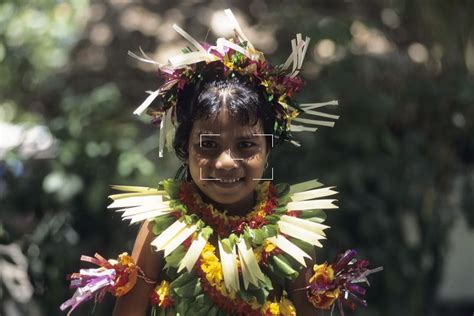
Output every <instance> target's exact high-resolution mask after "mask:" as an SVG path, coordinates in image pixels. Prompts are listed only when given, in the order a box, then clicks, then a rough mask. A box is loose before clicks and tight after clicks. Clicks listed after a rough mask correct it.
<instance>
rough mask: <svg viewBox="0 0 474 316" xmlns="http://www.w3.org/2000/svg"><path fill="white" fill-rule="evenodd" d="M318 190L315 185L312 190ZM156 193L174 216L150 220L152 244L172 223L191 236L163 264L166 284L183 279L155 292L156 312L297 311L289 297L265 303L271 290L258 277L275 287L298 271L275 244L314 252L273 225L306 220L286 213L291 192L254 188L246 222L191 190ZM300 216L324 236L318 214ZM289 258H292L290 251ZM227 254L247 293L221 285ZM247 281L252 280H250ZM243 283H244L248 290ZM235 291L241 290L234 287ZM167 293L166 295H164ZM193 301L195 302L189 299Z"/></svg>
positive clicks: (180, 186) (188, 186) (186, 186)
mask: <svg viewBox="0 0 474 316" xmlns="http://www.w3.org/2000/svg"><path fill="white" fill-rule="evenodd" d="M320 185H321V184H319V183H317V182H315V181H314V182H312V186H313V187H319V186H320ZM160 189H163V190H164V191H165V192H167V193H168V194H169V196H170V200H169V202H168V203H169V206H170V209H172V210H173V211H172V212H170V213H169V214H167V215H164V216H159V217H156V218H155V219H154V221H155V227H154V233H155V234H156V235H157V236H158V237H157V238H159V236H161V235H162V234H166V233H167V232H171V230H170V229H169V225H170V223H171V222H172V221H174V223H175V224H176V223H177V222H179V221H180V220H181V221H183V222H184V223H188V224H191V225H195V230H194V231H193V232H192V233H191V234H190V235H189V236H186V238H185V240H184V241H183V242H182V244H180V245H179V246H177V247H176V248H175V250H174V251H173V252H172V253H171V254H169V255H168V256H166V257H165V260H166V266H165V269H166V270H167V272H168V275H170V276H171V278H170V279H172V277H173V276H175V275H177V271H180V272H181V274H180V275H179V276H178V277H177V278H176V279H175V280H174V281H173V282H165V283H162V284H160V285H159V286H157V288H156V289H155V291H154V293H153V294H152V302H153V303H154V307H155V308H156V310H163V309H165V310H168V311H175V312H179V313H180V314H183V313H186V312H187V311H188V308H191V306H192V311H193V313H197V314H198V315H200V314H201V311H202V314H203V315H206V314H207V313H209V311H210V310H212V309H219V310H221V311H224V312H226V313H228V314H231V315H245V314H248V315H296V311H295V307H294V306H293V304H292V302H291V301H290V300H289V299H287V298H286V295H282V296H281V298H280V299H279V300H273V301H272V300H269V299H268V296H269V293H270V292H271V291H272V290H273V285H272V281H271V280H270V278H269V277H268V276H267V275H265V274H264V273H263V272H262V269H264V270H265V271H267V272H268V274H270V275H272V277H273V278H274V279H275V278H276V279H278V280H280V281H282V280H284V279H290V280H293V279H295V278H296V277H297V276H298V274H299V273H298V271H299V270H300V269H301V268H302V267H303V264H302V263H301V262H298V261H296V260H295V259H294V258H293V257H292V256H291V255H289V254H288V253H286V252H285V251H283V250H282V249H281V248H279V247H278V246H277V245H276V244H275V240H276V239H275V238H276V237H277V236H278V235H280V238H284V239H285V240H286V241H287V243H288V244H290V245H295V244H298V246H295V247H298V249H300V247H301V248H304V249H305V250H306V251H309V250H310V249H311V248H312V245H311V244H309V243H306V242H305V241H302V240H298V239H296V238H293V237H291V236H288V235H283V234H280V229H279V225H278V222H280V221H281V219H282V217H283V216H286V217H293V218H298V217H299V216H302V215H303V212H302V211H294V210H293V211H290V210H288V208H287V205H288V203H289V202H290V200H291V199H290V186H289V185H286V184H278V185H273V184H271V183H270V182H268V181H267V182H263V183H260V184H258V185H257V188H256V193H257V203H256V206H255V207H254V209H253V210H252V211H251V212H249V213H248V214H247V215H246V216H229V215H227V214H226V212H220V211H218V210H217V209H215V207H214V206H213V205H212V204H207V203H205V202H204V201H203V200H202V198H201V196H200V195H199V193H198V191H197V188H196V186H195V185H194V184H193V183H192V182H180V181H174V180H166V181H163V182H162V183H161V184H160ZM327 193H328V194H329V193H335V192H329V191H328V192H327ZM304 215H306V219H305V220H309V219H312V220H313V221H314V222H312V223H314V225H316V226H318V225H320V226H321V227H320V228H321V230H322V229H325V228H327V226H324V225H321V224H318V223H320V222H322V221H324V218H325V215H324V213H323V212H322V211H321V210H308V213H307V214H304ZM178 229H179V228H178ZM214 232H215V233H216V234H217V236H218V237H219V242H218V244H219V247H220V249H219V254H220V256H221V258H219V256H218V254H217V253H216V247H215V246H213V245H212V244H211V243H210V242H208V241H207V240H208V239H209V237H210V236H211V235H212V234H213V233H214ZM200 237H201V238H203V239H204V240H205V242H203V243H202V247H200V249H198V250H199V251H196V252H198V253H199V255H198V258H197V259H196V260H195V261H194V263H193V265H192V267H191V269H189V270H188V271H187V272H184V273H182V271H181V270H183V269H184V268H183V266H182V265H183V259H184V258H185V257H186V256H187V255H188V254H189V253H194V252H195V251H194V250H193V249H192V247H193V246H192V245H193V244H195V243H196V244H197V243H198V240H199V238H200ZM320 237H321V238H322V237H323V236H320ZM175 238H176V237H175ZM159 241H160V240H159ZM277 243H278V242H277ZM153 244H155V245H157V244H158V247H157V248H166V246H164V245H161V244H160V242H158V243H152V245H153ZM245 246H247V250H249V252H248V253H247V254H243V251H245V249H244V250H242V248H245ZM280 246H281V244H280ZM283 248H285V247H283ZM286 250H287V251H289V252H290V253H291V250H288V249H286ZM226 252H227V253H228V254H229V253H230V254H231V256H230V257H231V259H230V260H231V262H230V264H231V265H232V263H233V264H234V265H235V266H236V271H237V276H235V275H234V278H235V277H236V278H237V279H238V278H239V276H242V278H243V279H244V286H238V287H236V286H235V282H234V286H232V285H230V284H229V283H231V282H226V281H228V280H226V276H227V279H228V278H229V276H228V275H229V273H230V272H229V271H228V269H227V271H225V269H226V267H228V265H229V257H228V256H227V258H222V256H223V254H224V253H226ZM237 254H238V255H237ZM293 254H294V253H293ZM308 257H309V256H308ZM249 258H250V259H249ZM303 260H304V259H303ZM224 261H226V262H225V263H226V264H224ZM232 261H233V262H232ZM300 261H301V260H300ZM303 262H304V261H303ZM252 264H254V265H253V269H252V270H255V264H256V265H257V266H258V269H257V273H255V271H251V269H250V267H249V266H252ZM226 272H227V273H226ZM249 273H254V274H256V275H248V274H249ZM246 274H247V276H245V275H246ZM246 279H247V282H248V283H245V282H246V281H245V280H246ZM237 283H240V282H239V281H238V280H237ZM282 283H283V282H282ZM165 292H166V293H167V294H166V295H163V293H165ZM191 293H192V295H191V296H192V297H188V296H189V295H190V294H191ZM203 294H204V295H203ZM201 295H202V296H201ZM201 297H202V299H201ZM157 298H160V299H157ZM171 302H172V303H171Z"/></svg>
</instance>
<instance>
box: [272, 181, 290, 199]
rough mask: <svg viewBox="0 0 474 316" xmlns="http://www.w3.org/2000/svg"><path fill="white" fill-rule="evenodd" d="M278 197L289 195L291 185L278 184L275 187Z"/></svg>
mask: <svg viewBox="0 0 474 316" xmlns="http://www.w3.org/2000/svg"><path fill="white" fill-rule="evenodd" d="M275 189H276V191H277V194H278V197H282V196H284V195H287V194H288V193H289V192H290V185H289V184H288V183H278V184H276V185H275Z"/></svg>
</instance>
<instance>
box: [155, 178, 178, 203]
mask: <svg viewBox="0 0 474 316" xmlns="http://www.w3.org/2000/svg"><path fill="white" fill-rule="evenodd" d="M181 183H182V182H181V181H176V180H173V179H166V180H163V181H161V182H160V184H161V185H162V186H163V189H164V190H165V191H166V192H167V193H168V194H169V196H170V197H171V198H172V199H178V198H179V187H180V186H181Z"/></svg>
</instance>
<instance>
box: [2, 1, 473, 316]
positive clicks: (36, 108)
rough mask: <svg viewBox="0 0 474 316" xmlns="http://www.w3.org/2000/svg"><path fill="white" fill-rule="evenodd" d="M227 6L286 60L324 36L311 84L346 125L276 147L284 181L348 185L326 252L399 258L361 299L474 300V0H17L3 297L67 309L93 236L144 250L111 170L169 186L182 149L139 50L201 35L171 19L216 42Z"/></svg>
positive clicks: (467, 305)
mask: <svg viewBox="0 0 474 316" xmlns="http://www.w3.org/2000/svg"><path fill="white" fill-rule="evenodd" d="M229 7H230V8H232V10H233V11H234V13H235V14H236V15H237V18H238V19H239V21H240V22H241V24H242V26H243V29H244V30H245V31H246V34H247V35H248V36H249V38H250V40H251V41H252V42H253V43H254V45H255V46H256V47H258V48H260V49H261V50H262V51H263V52H264V53H266V54H267V58H269V59H270V60H271V61H272V62H273V63H281V62H283V61H284V60H285V59H286V57H287V56H288V54H289V53H290V40H291V39H292V38H293V37H294V35H295V33H296V32H301V33H303V34H304V35H308V36H310V37H311V38H312V42H311V46H310V49H309V52H308V54H307V59H306V61H305V64H304V70H303V77H304V78H305V79H306V80H307V83H306V89H304V90H303V92H302V93H301V95H300V96H299V100H301V101H302V102H312V101H326V100H331V99H338V100H339V104H340V105H339V107H338V108H332V109H331V110H334V111H333V112H338V113H340V114H341V119H340V120H339V121H338V122H337V124H336V127H335V128H333V129H331V130H325V129H322V130H321V131H318V133H317V134H315V135H296V137H297V138H299V139H300V140H301V141H302V143H303V147H302V149H298V148H292V147H291V146H287V145H284V146H283V147H281V148H278V149H276V150H274V152H273V153H272V158H271V159H272V164H271V165H272V166H273V167H274V170H275V178H276V181H277V182H289V183H295V182H299V181H303V180H308V179H312V178H318V179H319V180H320V181H322V182H324V183H326V184H328V185H336V186H337V187H338V189H339V191H340V195H339V198H340V203H339V204H340V210H338V211H337V212H334V213H330V214H328V215H329V216H328V218H329V224H330V225H331V226H332V228H331V231H330V233H329V235H328V237H329V239H328V241H327V242H326V244H325V249H323V250H322V251H321V252H320V253H319V258H318V261H324V260H332V258H333V256H334V255H335V254H336V253H337V252H338V251H340V250H342V249H346V248H349V247H353V248H356V249H358V250H359V251H360V254H361V256H364V257H367V258H369V259H370V261H371V262H372V265H373V266H379V265H382V266H384V269H385V270H384V272H382V273H378V274H376V275H374V276H373V278H372V280H373V282H372V287H371V288H370V289H369V292H368V300H369V307H368V308H367V309H363V308H361V309H359V310H358V311H357V312H355V313H353V315H448V314H449V315H472V312H473V311H474V291H473V290H472V286H471V287H466V288H464V289H463V287H462V284H458V283H455V290H456V291H458V292H459V293H461V294H455V293H458V292H456V291H455V292H453V290H452V288H450V287H449V284H450V283H449V279H452V278H455V277H459V278H460V279H463V278H464V280H471V281H472V275H473V274H472V265H471V266H470V271H469V269H467V270H468V271H463V270H462V269H459V267H462V266H463V262H464V263H468V262H473V260H474V259H473V256H474V249H473V244H472V243H471V242H470V241H469V240H468V239H462V240H461V241H460V242H456V244H454V243H453V240H452V239H451V237H450V236H452V232H453V229H454V227H456V225H464V227H467V228H466V231H467V233H466V236H468V237H469V236H471V237H472V229H473V226H474V211H473V202H474V200H473V199H474V169H473V163H474V137H473V136H474V128H473V126H474V125H473V120H472V119H473V118H474V107H473V105H474V80H473V79H474V76H473V75H474V23H473V22H472V21H473V19H472V14H473V12H474V3H473V2H471V1H441V0H433V1H422V0H419V1H408V0H390V1H389V0H386V1H382V0H374V1H369V0H362V1H342V0H331V1H330V0H324V1H311V0H299V1H290V0H282V1H270V0H251V1H230V0H229V1H224V0H189V1H171V0H161V1H152V0H97V1H88V0H66V1H60V0H33V1H26V0H3V1H2V2H1V3H0V139H1V140H0V314H2V315H7V316H15V315H59V314H60V312H59V309H58V307H59V305H60V304H61V302H63V301H64V300H66V299H67V298H68V297H69V296H70V295H72V292H71V291H70V290H69V289H68V288H67V286H68V284H67V281H66V280H65V278H64V276H65V275H66V274H68V273H71V272H73V271H76V270H78V268H79V257H80V255H81V254H87V255H93V254H94V252H96V251H97V252H99V253H101V254H102V255H104V256H105V257H116V255H117V254H118V253H120V252H122V251H130V250H131V247H132V243H133V239H134V235H135V233H136V230H137V228H136V227H129V226H127V224H126V223H122V222H121V221H120V218H119V216H117V215H116V214H113V213H111V212H108V211H106V205H107V199H106V197H107V195H108V194H110V193H111V190H110V187H109V184H129V185H132V184H140V185H149V186H153V185H155V184H156V183H157V182H158V181H159V180H161V179H164V178H167V177H171V176H173V175H174V173H175V172H176V170H177V168H178V166H179V163H178V161H177V160H176V158H175V157H174V155H173V154H172V153H169V154H168V155H166V154H165V158H158V154H157V152H158V151H157V144H158V133H157V130H156V129H155V128H154V127H153V126H151V124H149V119H148V118H146V117H143V118H136V117H134V116H132V114H131V113H132V111H133V109H134V108H135V107H136V106H137V105H138V104H140V103H141V101H142V100H143V99H144V97H145V94H144V91H146V90H154V89H156V88H157V81H156V73H155V70H154V69H153V68H149V67H148V66H144V65H143V64H140V63H137V62H136V61H135V60H133V59H131V58H130V57H128V56H127V51H128V50H132V51H138V48H139V46H141V47H142V48H143V50H144V51H146V52H148V53H149V54H150V55H152V56H154V57H155V59H157V60H159V61H166V58H167V57H169V56H171V55H172V54H173V53H176V52H178V51H179V50H180V49H181V48H182V47H183V46H184V45H185V42H184V40H183V39H181V38H180V37H179V36H178V35H177V34H176V33H175V32H174V31H173V30H172V24H173V23H177V24H179V25H180V26H181V27H183V28H184V29H185V30H188V31H189V32H190V33H191V34H192V35H193V36H194V37H195V38H197V39H200V40H204V39H206V38H207V41H209V42H213V41H214V40H215V38H217V37H218V36H222V34H221V33H220V28H219V27H220V26H221V22H220V21H221V18H222V16H221V15H220V11H221V10H223V9H225V8H229ZM294 161H297V163H292V162H294ZM457 223H461V224H457ZM471 237H469V238H471ZM466 238H467V237H466ZM470 240H472V239H470ZM453 248H456V249H458V251H460V252H461V253H462V254H463V255H462V256H461V257H460V258H461V259H460V261H457V265H456V262H455V263H452V261H449V260H450V258H451V256H452V255H453V254H452V253H453V252H452V249H453ZM449 262H451V263H449ZM448 263H449V265H447V264H448ZM464 266H467V267H469V264H464ZM446 267H450V269H449V270H455V271H449V270H447V268H446ZM447 277H449V279H448V280H447V281H446V278H447ZM471 281H469V282H471ZM443 284H444V285H443ZM446 284H448V285H446ZM471 284H472V282H471ZM443 288H444V290H443ZM442 293H448V294H442ZM449 293H451V294H453V293H454V294H453V295H451V296H450V295H449ZM112 306H113V299H111V298H108V299H106V300H105V302H104V304H101V305H98V306H97V307H96V309H95V314H96V315H107V314H110V312H111V308H112ZM91 309H92V304H89V305H88V306H84V307H82V308H81V309H79V311H78V312H77V315H82V314H89V313H90V310H91ZM351 314H352V313H351Z"/></svg>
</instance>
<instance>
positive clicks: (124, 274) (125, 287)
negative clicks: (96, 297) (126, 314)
mask: <svg viewBox="0 0 474 316" xmlns="http://www.w3.org/2000/svg"><path fill="white" fill-rule="evenodd" d="M109 262H110V263H112V264H113V265H114V268H115V271H116V273H117V279H116V282H115V286H114V288H113V289H112V292H113V293H112V294H113V295H115V296H117V297H118V296H122V295H124V294H126V293H127V292H128V291H130V290H131V289H132V288H133V287H134V286H135V283H136V282H137V275H138V269H137V266H136V265H135V262H134V261H133V259H132V257H131V256H129V254H128V253H126V252H124V253H122V254H121V255H119V259H118V261H116V260H109Z"/></svg>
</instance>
